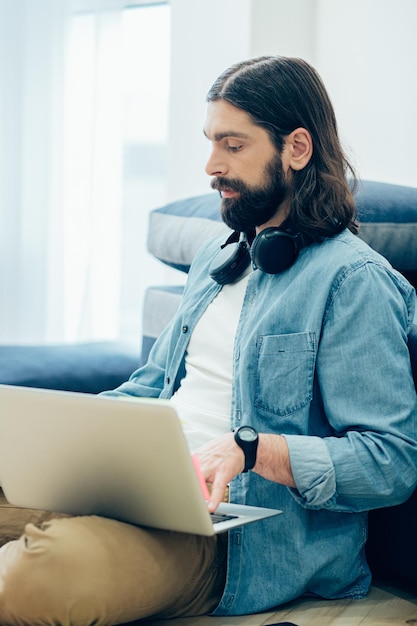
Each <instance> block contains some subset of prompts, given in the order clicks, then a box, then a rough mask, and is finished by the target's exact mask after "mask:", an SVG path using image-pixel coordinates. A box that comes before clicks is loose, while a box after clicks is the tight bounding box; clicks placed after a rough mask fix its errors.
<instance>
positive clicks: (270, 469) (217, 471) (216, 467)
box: [195, 432, 296, 512]
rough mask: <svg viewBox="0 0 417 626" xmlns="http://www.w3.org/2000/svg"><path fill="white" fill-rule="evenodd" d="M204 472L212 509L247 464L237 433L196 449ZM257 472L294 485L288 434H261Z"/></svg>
mask: <svg viewBox="0 0 417 626" xmlns="http://www.w3.org/2000/svg"><path fill="white" fill-rule="evenodd" d="M195 454H196V455H197V457H198V460H199V464H200V468H201V471H202V473H203V476H204V478H205V479H206V482H207V483H208V484H209V485H210V484H211V485H212V487H211V498H210V502H209V506H208V508H209V511H210V512H213V511H215V510H216V509H217V507H218V506H219V504H220V502H222V501H223V496H224V493H225V491H226V487H227V485H228V484H229V483H230V481H231V480H233V478H235V476H237V475H238V474H240V473H241V472H242V471H243V469H244V467H245V456H244V454H243V450H242V449H241V448H240V447H239V446H238V445H237V443H236V441H235V438H234V433H233V432H230V433H226V434H225V435H222V436H221V437H219V438H218V439H214V440H213V441H210V442H209V443H207V444H205V445H204V446H201V448H198V449H197V450H195ZM252 471H254V472H256V473H257V474H259V475H260V476H263V477H264V478H266V479H267V480H272V481H273V482H276V483H280V484H281V485H287V486H288V487H295V486H296V485H295V482H294V478H293V475H292V472H291V464H290V459H289V454H288V447H287V442H286V440H285V437H282V436H281V435H272V434H265V433H260V434H259V445H258V451H257V457H256V465H255V467H254V468H253V470H252Z"/></svg>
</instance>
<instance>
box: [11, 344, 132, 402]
mask: <svg viewBox="0 0 417 626" xmlns="http://www.w3.org/2000/svg"><path fill="white" fill-rule="evenodd" d="M138 365H139V348H138V347H137V346H131V345H126V344H124V343H120V342H111V341H105V342H89V343H77V344H63V345H42V346H32V345H31V346H20V345H19V346H13V345H6V346H0V383H1V384H7V385H18V386H21V387H39V388H44V389H57V390H60V391H78V392H83V393H100V392H102V391H106V390H108V389H114V388H115V387H118V386H119V385H120V384H121V383H123V382H124V381H125V380H127V379H128V378H129V376H130V374H131V373H132V372H133V371H134V370H135V369H137V367H138Z"/></svg>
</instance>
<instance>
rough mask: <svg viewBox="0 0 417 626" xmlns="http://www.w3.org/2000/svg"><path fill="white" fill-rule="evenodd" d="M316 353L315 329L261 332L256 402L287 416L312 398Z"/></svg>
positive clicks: (258, 347)
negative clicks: (288, 332) (272, 332)
mask: <svg viewBox="0 0 417 626" xmlns="http://www.w3.org/2000/svg"><path fill="white" fill-rule="evenodd" d="M315 357H316V349H315V334H314V333H309V332H306V333H295V334H291V335H261V336H259V337H258V345H257V360H258V363H257V371H256V377H257V380H256V388H255V406H256V407H259V408H261V409H264V410H266V411H269V412H271V413H275V414H276V415H280V416H284V415H288V414H290V413H294V411H297V410H299V409H301V408H302V407H303V406H305V405H306V404H308V403H309V402H311V400H312V397H313V378H314V363H315Z"/></svg>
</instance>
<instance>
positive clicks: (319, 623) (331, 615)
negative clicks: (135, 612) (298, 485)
mask: <svg viewBox="0 0 417 626" xmlns="http://www.w3.org/2000/svg"><path fill="white" fill-rule="evenodd" d="M282 623H283V624H288V626H289V625H290V624H291V625H294V626H385V625H387V624H389V625H390V626H417V593H416V594H411V593H406V592H402V591H399V590H398V589H394V588H392V587H388V586H384V585H375V586H373V587H372V588H371V591H370V593H369V595H368V597H367V598H365V599H364V600H337V601H336V600H331V601H325V600H312V599H303V600H298V601H296V602H294V603H291V605H287V606H286V607H285V608H281V609H280V610H278V611H274V612H271V613H262V614H258V615H248V616H243V617H227V618H226V617H197V618H180V619H175V620H168V621H161V620H159V621H153V622H149V621H147V622H143V621H142V622H134V624H138V625H139V624H141V626H145V625H146V626H267V625H269V626H272V625H275V624H282ZM129 626H133V623H132V624H131V625H129Z"/></svg>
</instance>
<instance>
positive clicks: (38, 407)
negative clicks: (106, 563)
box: [0, 385, 281, 535]
mask: <svg viewBox="0 0 417 626" xmlns="http://www.w3.org/2000/svg"><path fill="white" fill-rule="evenodd" d="M198 474H199V472H198V468H197V471H196V467H195V459H194V462H193V459H192V457H191V454H190V451H189V449H188V445H187V442H186V439H185V436H184V433H183V431H182V428H181V422H180V419H179V417H178V415H177V413H176V411H175V409H174V408H173V406H172V405H171V403H170V402H169V401H168V400H159V399H158V400H156V399H142V398H129V399H125V398H112V397H105V396H94V395H89V394H83V393H73V392H65V391H50V390H45V389H34V388H26V387H15V386H10V385H0V485H1V486H2V489H3V491H4V494H5V496H6V498H7V500H8V501H9V502H10V503H11V504H13V505H15V506H20V507H27V508H35V509H44V510H47V511H55V512H62V513H69V514H72V515H102V516H104V517H110V518H113V519H118V520H121V521H124V522H128V523H130V524H135V525H139V526H149V527H153V528H161V529H167V530H173V531H178V532H188V533H195V534H199V535H213V534H215V533H219V532H225V531H226V530H229V529H230V528H233V527H236V526H241V525H243V524H247V523H249V522H254V521H257V520H260V519H265V518H266V517H271V516H275V515H278V514H279V513H281V511H279V510H277V509H267V508H259V507H251V506H243V505H237V504H228V503H222V504H221V505H220V506H219V508H218V509H217V511H216V513H215V515H214V516H212V515H211V514H210V513H209V511H208V509H207V503H206V501H205V498H204V495H203V493H204V492H203V490H202V487H204V485H202V484H201V479H202V477H201V475H200V477H199V475H198ZM203 482H204V481H203Z"/></svg>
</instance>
